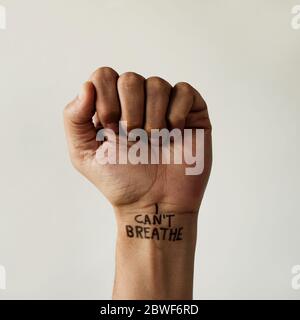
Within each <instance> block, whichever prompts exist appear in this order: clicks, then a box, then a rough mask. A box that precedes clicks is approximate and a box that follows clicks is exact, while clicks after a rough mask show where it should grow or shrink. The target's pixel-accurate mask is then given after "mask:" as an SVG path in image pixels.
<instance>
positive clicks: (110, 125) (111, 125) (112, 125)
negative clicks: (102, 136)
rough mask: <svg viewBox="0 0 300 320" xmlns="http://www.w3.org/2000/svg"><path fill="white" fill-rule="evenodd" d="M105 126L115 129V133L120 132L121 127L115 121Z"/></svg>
mask: <svg viewBox="0 0 300 320" xmlns="http://www.w3.org/2000/svg"><path fill="white" fill-rule="evenodd" d="M104 127H105V128H108V129H111V130H113V131H114V132H115V133H118V132H119V127H118V125H117V124H116V123H115V122H111V123H108V124H106V125H105V126H104Z"/></svg>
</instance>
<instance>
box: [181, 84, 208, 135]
mask: <svg viewBox="0 0 300 320" xmlns="http://www.w3.org/2000/svg"><path fill="white" fill-rule="evenodd" d="M185 127H186V128H199V129H210V130H211V123H210V119H209V114H208V110H207V105H206V102H205V101H204V99H203V98H202V96H201V94H200V93H199V92H198V91H197V90H196V89H194V102H193V106H192V109H191V111H190V113H189V114H188V115H187V118H186V122H185Z"/></svg>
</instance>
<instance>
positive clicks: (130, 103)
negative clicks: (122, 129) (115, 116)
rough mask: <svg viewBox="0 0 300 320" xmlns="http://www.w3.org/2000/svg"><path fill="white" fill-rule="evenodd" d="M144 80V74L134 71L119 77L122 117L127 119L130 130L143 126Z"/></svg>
mask: <svg viewBox="0 0 300 320" xmlns="http://www.w3.org/2000/svg"><path fill="white" fill-rule="evenodd" d="M144 80H145V79H144V78H143V77H142V76H140V75H138V74H136V73H133V72H126V73H124V74H122V75H121V76H120V77H119V79H118V93H119V99H120V103H121V113H122V115H121V119H122V120H124V121H127V128H128V130H129V131H130V130H132V129H135V128H142V127H143V122H144V96H145V94H144V90H145V89H144Z"/></svg>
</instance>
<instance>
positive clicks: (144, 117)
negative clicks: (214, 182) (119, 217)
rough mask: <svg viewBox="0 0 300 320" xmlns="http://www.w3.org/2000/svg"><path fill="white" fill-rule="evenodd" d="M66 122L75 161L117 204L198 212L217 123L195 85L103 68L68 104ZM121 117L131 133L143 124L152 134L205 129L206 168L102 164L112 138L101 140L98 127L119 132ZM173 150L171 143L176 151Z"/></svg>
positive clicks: (124, 206)
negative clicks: (195, 170) (189, 171)
mask: <svg viewBox="0 0 300 320" xmlns="http://www.w3.org/2000/svg"><path fill="white" fill-rule="evenodd" d="M64 120H65V129H66V134H67V139H68V145H69V150H70V155H71V160H72V163H73V164H74V166H75V167H76V168H77V169H78V170H79V171H80V172H81V173H82V174H83V175H84V176H85V177H87V179H89V180H90V181H91V182H92V183H93V184H94V185H95V186H96V187H97V188H98V189H99V190H100V191H101V192H102V193H103V194H104V195H105V196H106V198H107V199H108V200H109V201H110V202H111V204H112V205H113V207H114V208H116V209H122V211H128V212H131V211H132V210H138V209H143V210H150V211H153V208H154V206H155V205H157V206H158V208H159V209H160V210H162V211H176V212H197V211H198V209H199V206H200V203H201V199H202V196H203V193H204V190H205V187H206V184H207V181H208V177H209V173H210V168H211V158H212V157H211V124H210V121H209V117H208V112H207V107H206V103H205V101H204V100H203V98H202V97H201V95H200V94H199V93H198V92H197V91H196V90H195V89H194V88H193V87H192V86H191V85H189V84H187V83H185V82H181V83H178V84H176V85H175V86H174V87H172V86H171V85H170V84H169V83H168V82H167V81H166V80H163V79H161V78H159V77H151V78H148V79H145V78H143V77H142V76H141V75H138V74H136V73H133V72H127V73H124V74H122V75H120V76H119V75H118V73H117V72H116V71H114V70H113V69H111V68H108V67H104V68H99V69H98V70H96V71H95V72H94V73H93V74H92V76H91V77H90V79H89V81H88V82H86V83H85V84H84V85H83V88H82V91H81V93H80V94H79V96H78V97H77V98H76V99H75V100H73V101H72V102H71V103H70V104H69V105H68V106H67V107H66V108H65V112H64ZM120 120H122V121H126V122H127V128H128V131H130V130H132V129H135V128H143V129H145V130H146V132H148V133H149V134H150V132H151V130H152V129H163V128H167V129H169V130H172V129H174V128H178V129H180V130H183V129H185V128H189V129H197V128H200V129H204V150H201V152H204V171H203V172H202V173H201V174H199V175H187V174H186V171H185V169H186V167H187V164H186V163H184V162H183V163H182V164H162V163H158V164H130V163H128V164H100V163H99V161H98V160H97V152H99V150H100V149H101V148H104V146H105V144H106V143H108V142H107V141H104V142H100V141H97V139H96V135H97V131H98V130H99V129H100V128H109V129H111V130H113V131H114V132H116V133H118V124H119V121H120ZM150 142H151V139H149V144H150ZM117 143H118V142H117ZM195 143H197V141H196V139H194V141H193V144H195ZM191 147H192V148H193V149H195V146H191ZM172 148H173V144H172V142H171V153H172V151H173V150H172Z"/></svg>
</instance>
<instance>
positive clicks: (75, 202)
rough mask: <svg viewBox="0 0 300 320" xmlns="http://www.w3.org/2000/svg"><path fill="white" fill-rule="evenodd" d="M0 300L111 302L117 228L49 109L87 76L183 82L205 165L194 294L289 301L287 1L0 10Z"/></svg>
mask: <svg viewBox="0 0 300 320" xmlns="http://www.w3.org/2000/svg"><path fill="white" fill-rule="evenodd" d="M0 4H2V5H4V6H5V7H6V11H7V29H6V30H0V143H1V151H0V155H1V156H0V265H2V266H4V267H5V270H6V274H7V275H6V277H7V279H6V290H0V299H110V297H111V289H112V284H113V276H114V246H115V235H116V228H115V221H114V215H113V211H112V209H111V207H110V205H109V203H108V202H107V201H106V200H105V198H104V197H103V196H102V195H101V194H100V193H99V192H98V191H97V190H96V188H95V187H94V186H92V185H91V184H90V183H89V182H88V181H87V180H85V179H84V178H83V177H82V176H80V174H79V173H77V172H76V171H75V169H73V167H72V166H71V164H70V161H69V158H68V154H67V148H66V143H65V139H64V131H63V122H62V110H63V108H64V106H65V105H66V104H67V103H68V102H69V100H71V99H73V97H75V96H76V95H77V93H78V91H79V89H80V86H81V84H82V82H84V81H85V80H86V79H87V78H88V77H89V75H90V73H92V72H93V70H94V69H96V68H97V67H100V66H105V65H106V66H111V67H113V68H115V69H116V70H117V71H118V72H119V73H122V72H125V71H135V72H138V73H141V74H142V75H144V76H145V77H148V76H152V75H158V76H161V77H163V78H166V79H167V80H168V81H170V82H171V83H172V84H175V83H176V82H179V81H187V82H190V83H191V84H192V85H193V86H195V87H196V88H197V89H198V90H199V91H200V92H201V94H202V95H203V96H204V98H205V99H206V101H207V103H208V106H209V111H210V116H211V120H212V124H213V128H214V129H213V138H214V141H213V147H214V163H213V170H212V174H211V178H210V181H209V184H208V187H207V191H206V194H205V197H204V199H203V205H202V207H201V210H200V216H199V223H198V227H199V229H198V246H197V251H196V263H195V286H194V298H196V299H205V298H207V299H211V298H215V299H223V298H228V299H235V298H239V299H245V298H250V299H253V298H258V299H261V298H274V299H275V298H276V299H277V298H283V299H285V298H291V299H300V290H299V291H296V290H293V289H292V287H291V280H292V273H291V268H292V267H293V266H294V265H296V264H300V212H299V211H300V210H299V208H300V205H299V190H300V188H299V181H300V169H299V163H300V152H299V123H300V121H299V120H300V86H299V77H300V30H293V29H292V28H291V19H292V14H291V9H292V7H293V6H294V5H295V4H300V1H299V0H292V1H290V0H265V1H259V0H254V1H246V0H243V1H242V0H201V1H200V0H199V1H196V0H195V1H192V0H185V1H178V0H177V1H174V0H172V1H171V0H165V1H158V0H152V1H138V0H124V1H121V0H106V1H105V0H89V1H84V0H76V1H71V0H64V1H60V0H51V1H50V0H42V1H41V0H26V1H20V0H0Z"/></svg>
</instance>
